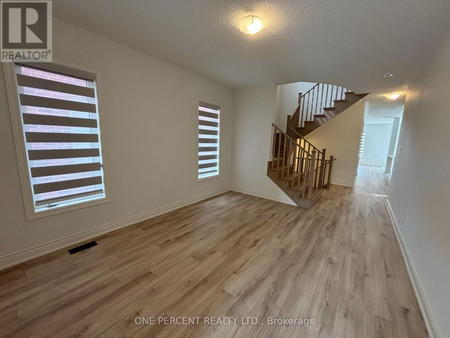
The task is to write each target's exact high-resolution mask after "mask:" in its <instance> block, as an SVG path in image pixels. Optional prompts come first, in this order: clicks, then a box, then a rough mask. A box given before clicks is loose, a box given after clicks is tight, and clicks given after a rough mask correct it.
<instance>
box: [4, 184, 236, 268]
mask: <svg viewBox="0 0 450 338" xmlns="http://www.w3.org/2000/svg"><path fill="white" fill-rule="evenodd" d="M228 191H230V189H225V190H223V191H221V192H215V193H208V194H202V195H198V196H194V197H190V198H187V199H184V200H181V201H178V202H175V203H171V204H168V205H165V206H162V207H159V208H156V209H153V210H150V211H144V212H141V213H139V214H137V215H134V216H130V217H126V218H123V219H121V220H117V221H113V222H109V223H106V224H103V225H100V226H96V227H94V228H92V229H89V230H85V231H82V232H79V233H77V234H73V235H70V236H66V237H63V238H59V239H57V240H54V241H50V242H48V243H45V244H40V245H37V246H35V247H32V248H29V249H25V250H21V251H18V252H15V253H13V254H10V255H6V256H3V257H0V270H3V269H6V268H9V267H11V266H13V265H17V264H19V263H22V262H25V261H28V260H30V259H33V258H37V257H40V256H43V255H45V254H48V253H51V252H54V251H57V250H60V249H64V248H66V247H68V246H71V245H75V244H76V243H79V242H84V241H87V240H89V239H92V238H94V237H98V236H100V235H103V234H105V233H108V232H111V231H114V230H117V229H120V228H124V227H127V226H130V225H133V224H136V223H138V222H142V221H145V220H148V219H150V218H153V217H156V216H159V215H162V214H165V213H167V212H170V211H173V210H176V209H179V208H182V207H185V206H187V205H190V204H193V203H196V202H200V201H202V200H205V199H208V198H211V197H214V196H217V195H220V194H223V193H226V192H228Z"/></svg>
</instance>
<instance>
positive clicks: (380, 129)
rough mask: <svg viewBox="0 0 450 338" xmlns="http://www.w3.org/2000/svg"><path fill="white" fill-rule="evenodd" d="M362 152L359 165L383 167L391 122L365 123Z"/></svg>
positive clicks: (390, 132) (389, 140) (389, 137)
mask: <svg viewBox="0 0 450 338" xmlns="http://www.w3.org/2000/svg"><path fill="white" fill-rule="evenodd" d="M364 132H365V133H366V138H365V144H364V153H363V156H362V157H361V159H360V160H359V164H360V165H369V166H377V167H384V166H385V165H386V159H387V155H388V151H389V144H390V142H391V135H392V123H366V124H364Z"/></svg>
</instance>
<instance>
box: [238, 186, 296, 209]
mask: <svg viewBox="0 0 450 338" xmlns="http://www.w3.org/2000/svg"><path fill="white" fill-rule="evenodd" d="M231 190H232V191H236V192H239V193H241V194H246V195H251V196H255V197H260V198H265V199H267V200H271V201H275V202H280V203H284V204H289V205H293V206H297V204H295V203H294V202H293V201H292V200H291V199H290V198H289V197H284V196H280V195H275V194H270V193H266V192H250V191H247V190H242V189H238V188H231Z"/></svg>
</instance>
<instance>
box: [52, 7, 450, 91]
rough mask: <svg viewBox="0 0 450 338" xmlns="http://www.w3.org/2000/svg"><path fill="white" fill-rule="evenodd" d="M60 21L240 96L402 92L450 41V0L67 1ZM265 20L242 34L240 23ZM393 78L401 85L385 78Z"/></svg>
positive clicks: (59, 10) (59, 14)
mask: <svg viewBox="0 0 450 338" xmlns="http://www.w3.org/2000/svg"><path fill="white" fill-rule="evenodd" d="M53 6H54V13H55V16H56V17H58V18H60V19H62V20H65V21H68V22H70V23H73V24H75V25H78V26H82V27H84V28H86V29H88V30H90V31H93V32H95V33H97V34H100V35H103V36H105V37H108V38H110V39H113V40H116V41H118V42H120V43H122V44H124V45H127V46H129V47H132V48H134V49H136V50H139V51H141V52H143V53H146V54H148V55H150V56H153V57H156V58H159V59H162V60H165V61H167V62H170V63H173V64H176V65H179V66H182V67H184V68H187V69H190V70H193V71H195V72H197V73H200V74H202V75H204V76H206V77H208V78H211V79H215V80H217V81H220V82H222V83H225V84H228V85H230V86H233V87H240V86H248V85H252V84H256V83H259V82H274V83H278V84H280V83H290V82H296V81H309V82H326V83H334V84H339V85H342V86H345V87H347V88H351V89H353V90H355V91H358V92H363V91H371V92H373V91H382V90H384V91H387V90H390V89H392V88H396V87H398V86H400V85H401V84H402V83H403V81H404V80H405V79H406V78H407V76H408V75H409V74H410V72H411V71H412V70H413V69H414V67H415V66H416V65H417V64H418V63H420V62H421V61H422V60H423V59H424V58H426V57H427V52H429V51H430V50H431V49H433V48H434V47H435V43H436V41H438V40H439V39H440V38H441V37H442V35H443V34H445V32H448V31H449V28H450V24H449V21H450V20H448V17H449V15H450V1H449V0H340V1H330V0H276V1H275V0H273V1H245V0H241V1H237V0H178V1H176V0H150V1H149V0H128V1H127V0H89V1H87V0H85V1H80V0H57V1H54V2H53ZM247 14H255V15H258V16H260V17H261V18H262V19H263V21H264V23H265V27H264V29H263V30H262V31H261V32H260V33H259V34H257V35H256V36H249V35H245V34H242V33H241V32H239V31H238V30H237V29H236V23H237V21H238V20H239V19H240V18H242V17H243V16H245V15H247ZM386 71H392V72H394V73H395V77H394V78H392V79H389V80H386V79H384V78H383V73H384V72H386Z"/></svg>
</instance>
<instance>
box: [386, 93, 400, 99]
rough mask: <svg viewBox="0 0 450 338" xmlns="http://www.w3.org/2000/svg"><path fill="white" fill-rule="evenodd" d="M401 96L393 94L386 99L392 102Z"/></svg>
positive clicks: (387, 95)
mask: <svg viewBox="0 0 450 338" xmlns="http://www.w3.org/2000/svg"><path fill="white" fill-rule="evenodd" d="M399 96H400V94H399V93H391V94H386V95H385V97H387V98H388V99H390V100H395V99H397V98H398V97H399Z"/></svg>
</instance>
